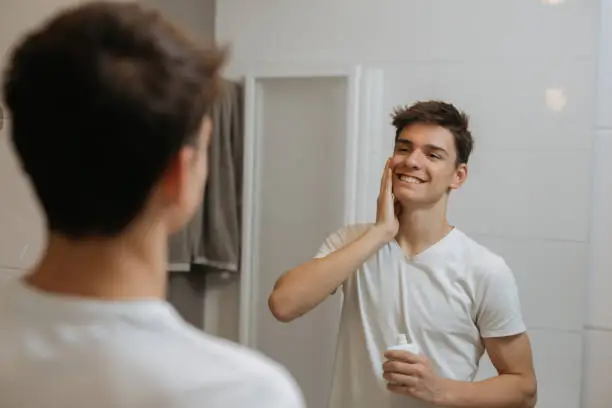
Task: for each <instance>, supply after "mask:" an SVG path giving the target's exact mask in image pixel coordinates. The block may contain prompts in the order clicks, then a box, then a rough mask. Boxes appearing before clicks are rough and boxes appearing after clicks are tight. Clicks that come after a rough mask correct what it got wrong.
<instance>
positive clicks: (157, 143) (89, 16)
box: [4, 2, 226, 237]
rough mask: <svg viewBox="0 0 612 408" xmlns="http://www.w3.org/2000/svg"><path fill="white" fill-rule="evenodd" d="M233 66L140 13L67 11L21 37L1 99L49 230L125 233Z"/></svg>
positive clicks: (154, 16)
mask: <svg viewBox="0 0 612 408" xmlns="http://www.w3.org/2000/svg"><path fill="white" fill-rule="evenodd" d="M225 59H226V50H224V49H221V48H217V47H215V46H210V47H208V48H200V47H199V46H197V45H196V44H194V43H192V42H190V41H189V40H187V39H186V38H185V37H184V35H183V34H182V33H181V32H180V31H179V30H178V29H177V28H175V27H174V26H173V25H172V24H170V23H169V22H168V21H166V20H165V19H164V18H163V17H162V16H161V15H160V14H159V13H158V12H156V11H153V10H147V9H144V8H142V7H141V6H139V5H138V4H134V3H105V2H99V3H88V4H85V5H81V6H77V7H73V8H69V9H66V10H64V11H62V12H60V13H58V14H57V15H56V16H54V17H53V18H52V19H50V20H49V21H48V22H47V23H45V24H44V25H43V26H41V27H39V28H38V29H36V30H35V31H34V32H32V33H31V34H29V35H28V36H27V37H25V38H24V39H23V41H22V42H21V43H20V44H18V46H17V47H16V48H15V50H14V52H13V54H12V57H11V59H10V64H9V66H8V69H7V72H6V75H5V83H4V95H5V99H6V105H7V106H8V108H9V110H10V111H11V113H12V115H11V116H12V135H11V137H12V142H13V145H14V147H15V148H16V151H17V153H18V156H19V157H20V159H21V163H22V165H23V168H24V169H25V171H26V173H27V174H28V176H29V177H30V179H31V181H32V184H33V186H34V190H35V191H36V194H37V196H38V198H39V200H40V202H41V204H42V207H43V210H44V212H45V215H46V219H47V223H48V227H49V229H50V230H51V231H55V232H59V233H62V234H64V235H67V236H71V237H83V236H93V235H101V236H110V235H115V234H118V233H120V232H121V231H122V230H124V229H125V228H126V227H127V225H128V224H129V223H130V222H131V221H132V220H133V219H134V218H135V217H136V216H137V215H138V213H139V212H140V211H141V210H142V208H143V207H144V205H145V203H146V200H147V199H148V197H149V195H150V191H151V190H152V188H153V186H154V185H155V183H156V182H157V181H158V180H159V178H160V177H161V176H162V174H163V172H164V171H165V169H166V168H167V166H168V165H169V163H170V161H171V160H172V157H173V156H174V155H176V154H177V153H178V151H179V150H180V149H181V148H182V147H183V146H185V145H188V144H194V143H197V140H198V133H199V129H200V126H201V123H202V119H203V118H204V116H205V115H206V114H207V113H208V112H209V111H210V110H211V108H212V106H213V103H214V102H215V101H216V99H217V97H218V94H219V92H220V90H221V86H220V84H221V83H222V81H221V78H220V76H219V70H220V69H221V67H222V65H223V63H224V61H225Z"/></svg>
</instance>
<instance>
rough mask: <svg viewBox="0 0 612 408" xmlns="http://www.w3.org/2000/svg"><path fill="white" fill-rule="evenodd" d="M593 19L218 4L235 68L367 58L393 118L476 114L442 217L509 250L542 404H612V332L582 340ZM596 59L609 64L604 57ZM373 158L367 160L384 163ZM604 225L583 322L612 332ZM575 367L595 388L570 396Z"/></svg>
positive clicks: (577, 13)
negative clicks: (441, 104) (470, 152)
mask: <svg viewBox="0 0 612 408" xmlns="http://www.w3.org/2000/svg"><path fill="white" fill-rule="evenodd" d="M609 11H611V10H609V9H608V14H610V13H609ZM599 14H600V3H599V1H596V0H565V1H564V0H546V1H544V0H506V1H501V0H462V1H460V2H458V1H455V2H450V1H442V0H420V1H410V2H408V1H405V0H385V1H376V0H335V1H333V2H330V1H325V0H311V1H309V2H297V1H287V0H260V1H257V2H253V1H250V0H223V1H219V2H218V4H217V16H216V38H217V40H220V41H229V42H230V43H231V44H232V47H233V61H232V64H231V66H230V69H229V72H230V73H231V74H232V75H235V76H240V75H242V74H244V73H246V72H247V71H249V69H252V68H253V67H260V66H262V65H266V64H267V63H274V62H303V63H305V64H311V63H329V62H342V63H365V64H367V65H372V66H378V67H382V68H383V69H384V71H385V106H386V108H387V110H388V111H389V112H390V110H391V108H392V107H393V106H394V105H396V104H406V103H408V104H409V103H412V102H414V101H416V100H419V99H431V98H442V99H446V100H449V101H452V102H454V103H456V104H457V105H458V106H460V107H461V108H463V109H465V110H467V111H468V112H469V113H470V114H471V115H472V119H473V130H474V134H475V137H476V150H475V152H474V156H473V159H472V162H471V174H470V180H469V181H468V183H467V184H466V185H465V187H464V188H463V189H462V191H460V192H458V193H457V194H454V197H452V200H451V201H452V203H451V210H450V215H451V220H452V222H453V223H455V224H456V225H458V226H459V227H460V228H461V229H463V230H464V231H466V232H467V233H469V234H470V235H472V236H473V237H474V238H476V239H477V240H479V241H481V242H482V243H483V244H485V245H487V246H489V247H491V248H492V249H494V250H496V251H497V252H499V253H500V254H502V255H503V256H505V257H506V259H507V261H508V263H509V264H510V265H511V266H512V267H513V269H514V271H515V274H516V276H517V279H518V282H519V285H520V289H521V295H522V299H523V305H524V312H525V315H526V320H527V322H528V324H529V327H530V333H531V336H532V342H533V347H534V353H535V360H536V367H537V371H538V375H539V379H540V390H541V396H540V403H539V404H538V407H540V408H553V407H554V408H578V407H581V408H595V407H597V408H599V407H604V406H606V407H610V406H612V395H610V391H608V390H609V387H606V385H607V383H606V382H605V380H604V379H603V378H607V376H606V377H602V378H601V379H600V380H598V379H597V378H598V377H597V375H598V374H601V375H604V371H605V369H606V368H607V364H606V363H605V358H606V353H608V355H607V357H612V356H610V355H609V353H610V352H609V351H607V350H608V348H609V347H610V346H612V333H606V332H605V331H601V332H589V334H588V336H587V337H586V338H587V340H588V342H587V344H585V343H584V342H583V339H584V330H583V329H584V324H585V316H586V308H585V293H586V292H585V291H586V283H587V275H588V274H587V271H588V270H589V248H590V247H589V239H590V238H589V237H590V232H591V227H590V226H591V218H592V215H593V216H594V215H595V213H593V212H592V211H591V204H592V202H593V201H592V198H591V180H592V164H593V153H592V151H593V150H592V148H593V140H594V135H595V129H594V123H595V115H594V112H595V110H596V97H595V81H596V72H597V52H598V48H597V46H598V34H599V31H598V29H599ZM608 33H612V28H611V29H610V30H609V31H608ZM608 37H609V36H608ZM604 45H605V44H604ZM607 61H608V62H609V65H607V68H608V69H609V70H610V69H612V54H611V56H608V60H607ZM610 77H611V78H612V72H611V73H610ZM608 85H609V86H608V89H610V88H612V82H611V83H609V84H608ZM606 95H607V94H606ZM603 99H606V98H603ZM606 102H607V104H608V108H607V109H605V111H606V112H607V113H608V115H607V118H606V120H605V121H602V120H603V119H600V121H599V122H600V126H599V127H600V128H602V129H604V128H605V129H609V131H600V132H599V133H598V139H597V140H598V141H600V140H604V139H608V140H610V142H608V144H607V145H606V146H607V148H608V151H610V152H612V93H611V94H610V95H609V97H608V98H607V99H606ZM387 129H388V132H387V133H386V134H384V135H381V137H384V138H387V140H388V143H389V147H390V146H391V143H392V139H393V134H392V132H391V128H390V127H389V128H387ZM382 156H384V154H383V155H380V154H376V156H375V157H373V159H374V160H376V161H377V162H378V163H380V166H382V164H383V162H384V157H382ZM608 166H610V165H608ZM606 169H607V168H606ZM611 170H612V169H611ZM608 174H610V172H608ZM602 183H603V182H602ZM606 183H607V185H606V186H605V191H604V192H605V194H603V195H602V197H603V198H602V200H603V199H607V201H609V204H610V206H608V205H607V202H606V204H604V207H603V208H604V209H603V210H601V212H604V211H605V209H606V208H610V207H612V182H610V181H607V182H606ZM322 199H324V198H323V197H322ZM372 199H373V200H374V199H375V197H372ZM602 202H605V201H602ZM605 216H606V217H607V219H606V222H607V221H608V220H609V222H608V223H607V224H604V223H603V222H602V220H601V219H597V220H595V221H596V224H597V223H599V224H600V225H610V226H612V216H610V215H609V214H605ZM610 230H611V229H610V228H608V229H607V231H603V232H601V233H599V235H597V233H594V235H593V239H594V243H595V244H596V245H594V246H593V247H594V248H597V245H599V246H600V247H601V250H600V252H599V253H600V255H599V258H596V261H595V263H594V264H593V268H592V269H593V275H592V276H593V277H594V279H595V282H596V283H595V285H593V286H594V287H595V289H593V292H592V294H591V297H593V296H595V298H596V299H600V301H599V302H597V301H596V302H595V304H596V306H594V308H592V309H591V310H592V313H591V316H590V319H589V321H590V322H591V323H592V324H593V325H595V324H596V323H597V324H598V325H599V326H601V327H602V328H611V329H612V313H610V312H608V311H609V310H612V301H610V300H609V299H610V297H609V296H606V295H607V292H606V289H612V278H610V277H609V276H610V274H609V273H608V271H609V270H610V268H607V269H603V268H606V267H608V266H612V255H610V253H611V252H612V251H605V249H607V248H606V244H608V245H609V244H610V242H611V241H612V240H610V239H607V240H606V238H612V236H610V237H608V236H607V235H606V234H610V232H608V231H610ZM594 231H597V229H595V230H594ZM597 242H600V244H597ZM604 258H605V259H604ZM280 272H282V271H279V273H280ZM598 288H604V289H598ZM236 293H237V290H236V288H235V287H229V288H227V289H226V292H225V293H221V292H217V294H216V295H218V296H219V298H220V299H223V301H224V302H225V303H226V305H227V304H230V303H232V302H235V301H236ZM208 302H214V299H213V298H212V297H211V298H209V300H208ZM209 310H212V308H211V309H209ZM595 310H598V311H599V312H596V311H595ZM218 316H222V321H223V322H224V324H226V325H232V324H233V323H232V321H233V319H236V318H237V316H236V314H235V310H228V309H226V308H224V309H222V310H219V314H218ZM595 316H596V318H595ZM583 348H584V349H585V350H586V351H587V355H586V358H584V357H585V356H584V355H583ZM608 360H611V361H612V359H610V358H609V359H608ZM584 361H592V362H593V364H590V365H587V369H588V371H587V372H585V373H584V374H588V375H589V378H591V379H592V380H591V382H590V383H589V384H588V386H587V387H581V383H582V375H583V371H582V368H583V363H584ZM597 362H598V363H599V364H596V363H597ZM610 364H612V363H610ZM600 372H601V373H600ZM313 375H316V373H313ZM582 388H584V389H585V390H586V392H584V393H583V390H582ZM606 393H607V396H606V398H607V400H605V401H604V400H602V398H603V396H604V395H605V394H606ZM582 394H584V395H582ZM581 398H584V401H585V402H584V403H582V404H581V402H580V401H581Z"/></svg>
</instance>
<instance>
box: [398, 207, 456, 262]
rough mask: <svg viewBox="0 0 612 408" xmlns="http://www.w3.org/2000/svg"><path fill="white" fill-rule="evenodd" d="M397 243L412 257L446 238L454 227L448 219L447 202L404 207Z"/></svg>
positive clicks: (400, 218)
mask: <svg viewBox="0 0 612 408" xmlns="http://www.w3.org/2000/svg"><path fill="white" fill-rule="evenodd" d="M399 224H400V228H399V231H398V233H397V236H396V240H397V243H398V244H399V246H400V247H401V248H402V249H403V250H404V252H405V253H406V254H408V255H410V256H414V255H418V254H420V253H421V252H423V251H425V250H426V249H427V248H429V247H431V246H432V245H434V244H435V243H437V242H438V241H440V240H441V239H442V238H444V237H445V236H446V235H447V234H448V233H449V232H450V231H452V229H453V228H452V227H451V226H450V224H449V223H448V221H447V219H446V200H445V199H443V200H440V201H439V202H437V203H435V204H434V205H431V206H427V207H411V206H408V205H407V206H404V207H403V208H402V212H401V214H400V217H399Z"/></svg>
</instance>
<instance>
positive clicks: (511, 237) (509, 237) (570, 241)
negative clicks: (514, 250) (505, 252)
mask: <svg viewBox="0 0 612 408" xmlns="http://www.w3.org/2000/svg"><path fill="white" fill-rule="evenodd" d="M461 230H462V231H464V232H465V233H466V234H470V236H474V237H484V238H500V239H505V240H524V241H548V242H563V243H568V244H588V243H589V241H588V240H579V239H567V238H547V237H529V236H519V235H500V234H489V233H480V232H471V231H469V229H467V228H461Z"/></svg>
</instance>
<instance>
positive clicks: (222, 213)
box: [169, 81, 244, 272]
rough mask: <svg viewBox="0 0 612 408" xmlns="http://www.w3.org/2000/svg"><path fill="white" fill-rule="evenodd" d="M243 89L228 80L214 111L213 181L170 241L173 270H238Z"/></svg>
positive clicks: (210, 161)
mask: <svg viewBox="0 0 612 408" xmlns="http://www.w3.org/2000/svg"><path fill="white" fill-rule="evenodd" d="M243 111H244V105H243V87H242V85H241V84H238V83H234V82H230V81H225V92H224V93H223V97H222V98H221V99H220V100H219V102H218V103H217V104H216V105H215V107H214V109H213V111H212V119H213V132H212V138H211V141H210V150H209V154H208V183H207V185H206V192H205V197H204V205H203V208H200V210H199V211H198V212H197V213H196V214H195V216H194V217H193V219H192V220H191V221H190V222H189V224H188V225H187V226H186V227H185V228H183V230H181V231H180V232H179V233H178V234H176V235H174V236H173V237H171V238H170V243H169V258H170V270H189V269H190V268H189V266H190V265H192V264H197V265H201V266H205V267H207V268H206V269H209V268H212V269H214V270H216V271H218V272H238V269H239V262H240V243H241V212H242V170H243Z"/></svg>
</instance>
